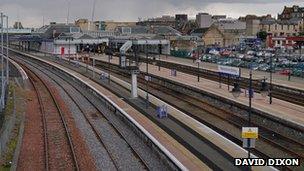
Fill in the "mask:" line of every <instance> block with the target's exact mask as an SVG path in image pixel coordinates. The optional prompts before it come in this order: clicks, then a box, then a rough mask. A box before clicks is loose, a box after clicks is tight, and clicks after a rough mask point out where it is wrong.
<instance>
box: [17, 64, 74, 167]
mask: <svg viewBox="0 0 304 171" xmlns="http://www.w3.org/2000/svg"><path fill="white" fill-rule="evenodd" d="M19 64H20V63H19ZM20 65H21V66H22V67H23V68H24V69H25V71H26V73H27V74H28V76H29V80H30V82H31V83H32V85H33V87H34V90H35V92H36V95H37V98H38V101H39V106H40V112H41V114H42V123H43V131H44V135H43V138H44V152H45V156H44V157H45V170H53V169H63V168H64V169H72V170H79V165H78V161H77V157H76V155H75V150H74V148H75V147H74V144H73V142H72V138H71V135H70V131H69V129H68V126H67V123H66V119H65V116H64V114H63V112H62V111H61V108H60V106H59V104H58V102H57V100H56V98H55V96H54V94H53V92H52V90H51V88H50V87H49V85H48V83H46V82H45V81H44V80H42V79H41V78H39V76H38V75H37V74H35V73H34V72H32V71H31V70H30V69H29V68H28V67H26V66H25V65H23V64H20ZM50 111H52V112H51V113H50ZM59 136H60V138H58V137H59Z"/></svg>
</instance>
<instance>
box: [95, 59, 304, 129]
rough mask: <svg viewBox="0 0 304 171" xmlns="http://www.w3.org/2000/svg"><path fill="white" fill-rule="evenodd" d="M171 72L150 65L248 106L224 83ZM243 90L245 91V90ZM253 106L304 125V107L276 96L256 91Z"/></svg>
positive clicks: (152, 68) (151, 70) (153, 69)
mask: <svg viewBox="0 0 304 171" xmlns="http://www.w3.org/2000/svg"><path fill="white" fill-rule="evenodd" d="M94 58H95V59H96V60H102V61H106V62H107V61H108V56H95V57H94ZM111 62H112V63H115V64H118V58H115V57H114V58H113V59H112V60H111ZM140 69H141V70H142V71H145V70H146V65H145V64H142V65H141V66H140ZM170 72H171V71H170V70H169V69H166V68H161V71H158V67H157V66H154V65H149V73H151V74H154V75H158V76H162V77H165V78H168V79H170V80H173V81H176V82H179V83H182V84H187V85H189V86H193V87H195V88H198V89H202V90H204V91H207V92H210V93H213V94H215V95H218V96H221V97H224V98H226V99H229V100H232V101H235V102H238V103H240V104H243V105H246V106H247V105H248V103H249V102H248V101H249V100H248V97H246V96H245V94H244V93H243V94H241V95H240V97H239V98H237V99H236V98H234V97H233V95H232V94H231V93H230V92H229V91H228V86H227V85H225V84H222V87H221V88H219V83H218V82H214V81H210V80H207V79H203V78H201V79H200V82H197V76H193V75H189V74H184V73H181V72H177V76H176V77H174V76H170ZM231 89H232V87H231V86H230V90H231ZM243 92H245V91H244V90H243ZM252 107H253V108H255V109H257V110H260V111H263V112H265V113H268V114H270V115H273V116H275V117H278V118H281V119H284V120H287V121H289V122H292V123H294V124H297V125H300V126H304V107H302V106H299V105H295V104H292V103H289V102H286V101H282V100H279V99H276V98H273V103H272V104H271V105H270V104H269V98H268V97H267V98H264V97H262V96H261V95H260V94H258V93H255V97H254V98H253V100H252Z"/></svg>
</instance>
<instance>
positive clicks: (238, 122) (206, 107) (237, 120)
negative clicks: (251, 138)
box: [102, 67, 303, 170]
mask: <svg viewBox="0 0 304 171" xmlns="http://www.w3.org/2000/svg"><path fill="white" fill-rule="evenodd" d="M105 69H106V67H103V68H102V70H105ZM111 73H115V74H116V75H120V76H121V75H124V76H123V77H124V80H128V79H129V75H128V74H126V73H123V72H119V71H117V70H115V69H113V67H111ZM139 81H140V82H141V83H143V82H145V81H144V79H143V78H140V80H139ZM141 86H143V85H141ZM161 87H162V86H161V85H157V84H154V85H153V86H151V87H149V89H150V90H151V89H152V90H153V89H154V90H156V91H162V92H165V93H166V94H168V92H170V91H172V90H169V89H167V90H161V89H162V88H161ZM152 94H153V93H152ZM169 94H170V95H171V96H175V98H177V99H179V100H180V101H184V102H186V103H188V104H189V105H191V106H195V107H196V108H197V109H198V110H202V111H205V112H206V113H212V115H217V117H218V118H221V119H222V120H225V122H228V123H230V124H233V125H234V126H235V127H238V129H239V128H240V127H241V126H242V125H243V124H244V123H246V119H244V118H242V117H238V116H234V117H233V118H230V119H227V118H229V117H230V116H231V115H232V116H233V114H231V113H229V112H227V111H225V110H222V109H220V108H217V107H215V106H212V105H210V104H208V103H206V102H202V101H200V99H194V100H196V102H193V97H190V96H189V97H187V98H185V96H184V95H183V98H178V97H179V96H178V95H177V94H180V92H175V95H172V94H171V93H169ZM173 94H174V93H173ZM185 99H186V100H185ZM173 105H174V104H173ZM176 107H178V106H176ZM225 112H226V113H225ZM217 113H220V114H217ZM188 114H189V113H188ZM221 115H224V116H221ZM192 116H194V117H196V118H198V116H195V115H192ZM259 127H260V126H259ZM262 129H265V130H267V128H264V127H262ZM268 131H269V130H268ZM238 135H239V134H238ZM267 136H270V138H265V137H267ZM271 136H274V137H275V140H273V138H272V137H271ZM280 139H284V141H281V142H280V143H277V141H276V140H279V141H280ZM263 141H268V143H269V144H272V145H274V146H277V147H278V148H281V149H282V151H285V152H286V153H288V154H289V155H290V156H292V157H301V158H303V155H302V154H300V155H299V154H298V153H295V151H296V150H295V149H289V148H288V147H286V145H287V144H290V143H292V144H294V143H295V144H296V147H299V149H300V150H301V149H303V148H302V147H303V144H301V143H298V142H296V141H292V140H290V139H288V137H287V139H286V137H284V136H281V135H279V134H276V133H275V132H268V133H265V134H264V135H263ZM237 143H238V144H240V141H239V142H237ZM262 150H263V149H262ZM257 154H262V155H263V157H269V156H268V155H265V154H263V153H262V152H260V151H257ZM290 156H289V157H290ZM285 169H290V170H291V169H292V168H285Z"/></svg>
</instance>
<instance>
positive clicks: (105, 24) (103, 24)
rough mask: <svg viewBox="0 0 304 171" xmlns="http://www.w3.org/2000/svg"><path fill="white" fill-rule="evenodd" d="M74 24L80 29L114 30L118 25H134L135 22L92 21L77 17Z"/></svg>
mask: <svg viewBox="0 0 304 171" xmlns="http://www.w3.org/2000/svg"><path fill="white" fill-rule="evenodd" d="M75 25H76V26H78V27H80V29H81V30H82V31H110V32H111V31H114V30H115V28H116V27H119V26H126V27H127V26H135V25H136V22H115V21H94V22H91V21H89V20H88V19H79V20H77V21H76V22H75Z"/></svg>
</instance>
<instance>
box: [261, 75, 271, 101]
mask: <svg viewBox="0 0 304 171" xmlns="http://www.w3.org/2000/svg"><path fill="white" fill-rule="evenodd" d="M260 93H261V95H262V97H266V96H267V95H268V94H269V88H268V85H267V83H266V78H264V79H263V82H262V83H261V89H260Z"/></svg>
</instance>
